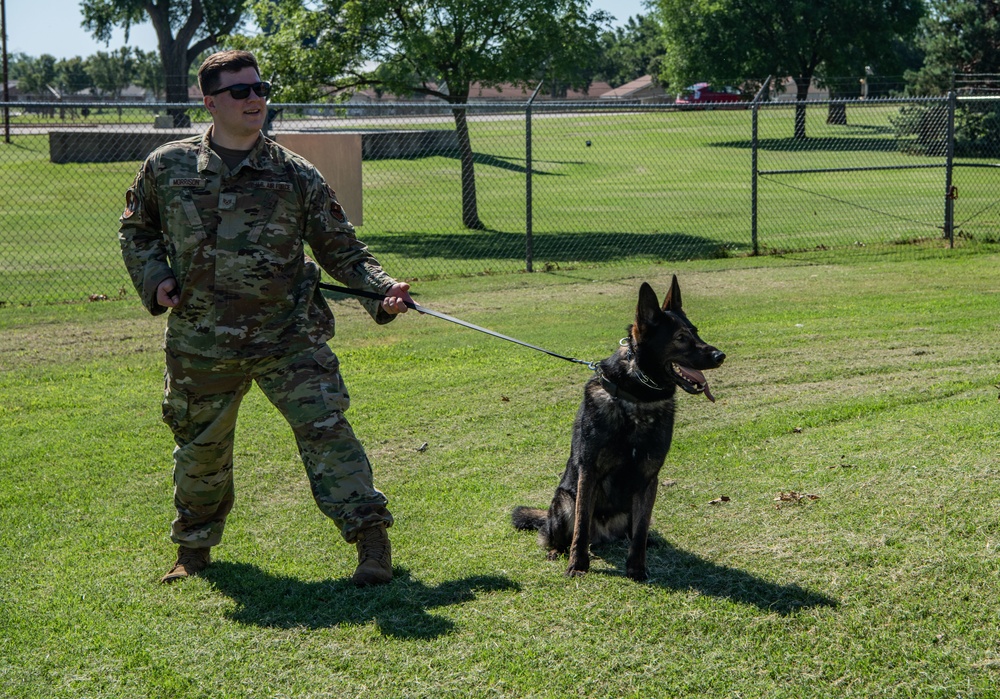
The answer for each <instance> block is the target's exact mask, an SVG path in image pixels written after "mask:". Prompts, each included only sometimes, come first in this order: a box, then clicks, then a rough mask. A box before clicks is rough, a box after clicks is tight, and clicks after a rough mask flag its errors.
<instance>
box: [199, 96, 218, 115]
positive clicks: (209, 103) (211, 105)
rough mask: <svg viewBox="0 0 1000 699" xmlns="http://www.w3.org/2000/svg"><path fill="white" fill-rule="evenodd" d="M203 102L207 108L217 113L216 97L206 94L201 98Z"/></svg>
mask: <svg viewBox="0 0 1000 699" xmlns="http://www.w3.org/2000/svg"><path fill="white" fill-rule="evenodd" d="M201 101H202V103H203V104H204V105H205V109H207V110H208V111H210V112H211V113H212V114H215V98H214V97H212V96H211V95H205V96H204V97H202V98H201Z"/></svg>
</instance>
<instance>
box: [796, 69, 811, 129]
mask: <svg viewBox="0 0 1000 699" xmlns="http://www.w3.org/2000/svg"><path fill="white" fill-rule="evenodd" d="M810 81H811V76H808V77H806V76H800V77H798V78H796V79H795V138H796V139H805V138H806V99H807V98H808V97H809V83H810Z"/></svg>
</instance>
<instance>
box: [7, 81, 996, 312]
mask: <svg viewBox="0 0 1000 699" xmlns="http://www.w3.org/2000/svg"><path fill="white" fill-rule="evenodd" d="M167 106H168V105H150V104H112V105H109V104H106V103H89V104H74V105H73V106H72V108H69V107H67V106H66V105H61V104H59V103H24V102H12V103H0V108H8V110H9V113H10V115H11V117H10V125H9V130H10V139H9V142H7V141H3V142H0V304H23V303H39V302H55V301H66V300H75V299H86V298H88V297H90V296H91V295H96V296H97V297H100V296H107V297H113V296H117V295H123V294H129V293H131V287H130V285H129V283H128V279H127V276H126V274H125V272H124V269H123V266H122V264H121V259H120V255H119V250H118V243H117V237H116V232H117V227H118V217H119V215H120V213H121V211H122V209H123V206H124V192H125V189H126V188H127V187H128V185H129V184H130V183H131V181H132V178H133V177H134V175H135V172H136V170H137V168H138V166H139V163H140V161H141V159H142V158H143V157H144V156H145V154H146V153H147V152H148V151H149V150H150V149H152V148H154V147H155V146H156V145H158V144H159V143H162V142H165V141H167V140H172V139H176V138H179V137H182V136H186V135H189V134H194V133H199V132H201V131H203V130H204V128H205V127H206V126H207V123H208V122H207V114H206V113H205V112H204V110H201V109H194V108H192V109H191V112H190V113H191V115H192V118H193V120H194V124H193V126H192V128H191V129H190V130H175V129H169V128H157V125H159V126H163V120H162V119H160V120H157V119H156V115H157V114H158V113H160V114H162V113H165V111H166V108H167ZM714 106H715V108H708V109H691V108H681V107H678V106H674V105H641V104H627V103H620V102H603V101H602V102H590V103H584V104H574V103H556V102H543V103H535V104H525V103H502V104H497V103H490V104H485V103H484V104H470V105H468V106H467V107H465V109H464V114H463V116H464V117H465V119H466V122H467V124H468V130H469V139H470V142H471V147H472V152H473V158H472V161H473V165H472V172H470V171H469V169H468V167H466V168H465V169H464V170H463V164H462V153H461V150H460V148H459V146H458V141H457V140H456V138H455V129H456V118H455V113H454V111H453V108H452V107H450V106H448V105H444V104H433V105H431V104H426V103H412V104H409V103H393V104H383V105H364V106H355V105H351V106H345V105H313V104H309V105H305V104H286V105H272V107H273V112H274V115H275V119H274V121H273V122H272V124H271V128H270V133H271V134H272V135H277V136H278V137H279V138H280V135H281V134H283V133H293V132H310V133H312V132H331V133H332V132H336V133H359V134H361V138H362V142H363V144H364V146H363V163H362V191H363V197H362V202H363V203H362V211H361V212H355V214H354V218H356V219H357V218H361V219H363V225H361V226H360V227H359V229H358V233H359V237H361V238H362V239H363V240H364V241H365V242H366V243H368V245H369V246H370V247H371V248H372V250H373V252H374V253H375V254H376V256H377V257H378V258H379V259H380V260H381V261H382V262H383V264H385V266H386V268H387V269H388V270H389V271H390V273H391V274H393V275H394V276H396V277H398V278H402V279H416V278H430V277H441V276H453V275H475V274H496V273H511V272H517V271H524V270H529V271H532V270H534V271H539V270H546V269H552V268H566V267H568V266H584V265H596V264H634V263H635V262H637V261H647V262H648V261H666V260H680V259H691V258H705V257H713V256H733V255H750V254H774V253H781V254H816V251H824V250H831V249H845V248H851V249H857V250H859V251H861V252H862V254H865V253H871V252H873V251H875V250H878V251H883V252H884V251H892V252H894V253H899V252H901V251H910V250H923V249H926V248H928V247H930V248H945V249H947V248H950V247H953V246H959V245H962V246H968V245H992V244H996V243H997V242H998V241H1000V206H998V204H1000V196H998V192H1000V189H998V187H997V185H998V182H997V179H996V178H997V177H1000V163H998V158H1000V117H998V115H1000V98H994V97H987V98H982V97H972V96H969V97H965V96H955V95H951V96H949V97H948V98H940V99H923V100H866V101H839V100H838V101H830V102H811V103H809V104H808V105H807V107H806V108H805V110H804V114H803V113H802V112H801V111H800V110H799V109H798V108H797V105H796V104H795V103H789V102H755V103H753V104H752V105H748V104H745V103H744V104H738V105H732V104H725V105H721V104H720V105H714ZM798 129H802V130H803V131H804V136H805V137H802V136H803V134H802V133H801V132H800V133H796V132H797V130H798ZM400 143H404V144H405V145H404V146H402V147H401V146H400ZM302 155H304V156H305V157H306V158H309V157H310V154H309V153H302ZM463 177H464V178H465V179H464V180H463ZM463 183H464V185H463ZM470 183H474V185H475V197H474V200H473V201H474V202H475V206H476V211H477V214H478V220H479V221H480V222H481V224H482V225H481V227H480V228H476V229H473V228H469V227H468V226H466V225H464V224H463V220H464V219H463V197H465V202H466V204H467V203H468V201H469V199H468V197H469V184H470ZM348 214H352V212H351V211H350V210H348ZM361 214H363V216H362V215H361Z"/></svg>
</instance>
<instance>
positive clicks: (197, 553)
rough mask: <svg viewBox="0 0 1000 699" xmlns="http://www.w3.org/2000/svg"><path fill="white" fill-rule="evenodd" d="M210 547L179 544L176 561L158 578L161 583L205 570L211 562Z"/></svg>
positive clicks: (170, 581)
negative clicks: (199, 547) (196, 547)
mask: <svg viewBox="0 0 1000 699" xmlns="http://www.w3.org/2000/svg"><path fill="white" fill-rule="evenodd" d="M210 551H211V549H210V548H203V549H192V548H188V547H187V546H180V547H178V549H177V562H176V563H174V567H173V568H171V569H170V571H169V572H168V573H167V574H166V575H164V576H163V577H162V578H160V582H161V583H172V582H174V581H175V580H180V579H181V578H186V577H189V576H191V575H195V574H197V573H200V572H201V571H203V570H205V568H207V567H208V564H209V563H211V562H212V556H211V554H210Z"/></svg>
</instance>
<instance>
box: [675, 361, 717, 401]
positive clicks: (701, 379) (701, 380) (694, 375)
mask: <svg viewBox="0 0 1000 699" xmlns="http://www.w3.org/2000/svg"><path fill="white" fill-rule="evenodd" d="M677 370H678V371H679V372H680V373H681V375H682V376H683V377H684V378H685V379H687V380H688V381H690V382H691V383H693V384H697V385H698V386H700V387H701V392H702V393H704V394H705V397H706V398H708V399H709V400H710V401H712V402H713V403H714V402H715V396H713V395H712V392H711V391H710V390H709V389H708V380H707V379H706V378H705V375H704V374H703V373H701V372H700V371H698V370H697V369H691V368H690V367H686V366H680V365H679V364H678V365H677Z"/></svg>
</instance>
